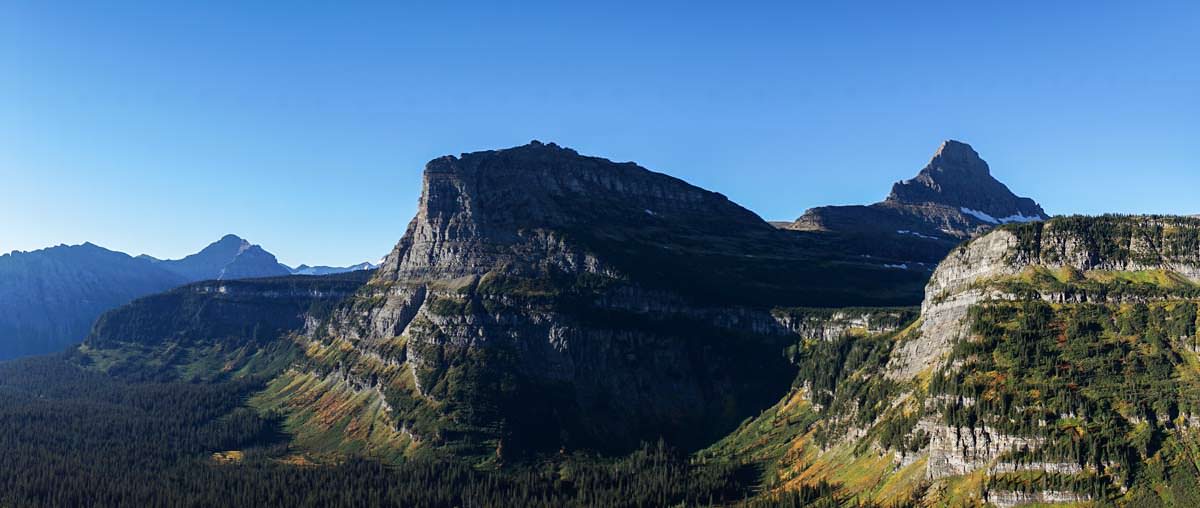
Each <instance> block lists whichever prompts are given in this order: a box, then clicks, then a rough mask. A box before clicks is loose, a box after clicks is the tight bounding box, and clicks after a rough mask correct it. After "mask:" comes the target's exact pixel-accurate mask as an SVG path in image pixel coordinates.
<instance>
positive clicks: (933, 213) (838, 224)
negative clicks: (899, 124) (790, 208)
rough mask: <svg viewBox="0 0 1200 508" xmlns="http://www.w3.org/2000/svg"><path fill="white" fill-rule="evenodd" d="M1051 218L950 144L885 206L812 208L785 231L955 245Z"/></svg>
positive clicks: (970, 153) (966, 149)
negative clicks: (1004, 228) (912, 238)
mask: <svg viewBox="0 0 1200 508" xmlns="http://www.w3.org/2000/svg"><path fill="white" fill-rule="evenodd" d="M1046 217H1047V216H1046V213H1045V212H1044V211H1043V210H1042V207H1041V206H1038V204H1037V203H1036V202H1034V201H1033V200H1032V199H1029V198H1023V197H1018V196H1016V195H1015V194H1013V193H1012V191H1010V190H1009V189H1008V187H1006V186H1005V185H1004V184H1003V183H1000V182H999V181H998V180H996V179H995V178H994V177H992V175H991V171H990V169H989V168H988V165H987V163H986V162H984V161H983V159H981V158H980V157H979V154H978V153H976V152H975V150H974V149H972V148H971V147H970V145H967V144H966V143H961V142H958V141H946V142H945V143H943V144H942V146H941V148H939V149H938V151H937V153H936V154H934V156H933V158H932V159H931V160H930V161H929V164H927V165H926V166H925V168H924V169H922V170H921V171H920V173H918V174H917V176H916V177H913V178H911V179H908V180H904V181H902V182H897V183H896V184H895V185H893V186H892V192H891V193H890V194H889V195H888V197H887V199H885V200H883V201H882V202H879V203H875V204H873V205H869V206H858V205H852V206H824V207H818V208H813V209H810V210H808V211H806V212H804V215H803V216H801V217H800V218H799V219H797V220H796V222H794V223H792V224H791V225H788V226H785V227H787V228H789V229H795V230H802V231H814V230H815V231H836V232H843V233H851V234H864V233H865V234H873V235H888V236H896V235H900V236H918V237H926V238H928V239H932V240H938V241H942V242H944V243H945V244H947V245H952V244H956V243H958V242H959V241H961V240H963V239H966V238H969V237H971V236H974V235H976V234H979V233H981V232H983V231H986V230H988V229H990V228H992V227H995V226H996V225H999V224H1004V223H1011V222H1029V221H1035V220H1043V219H1045V218H1046ZM946 250H949V248H948V247H947V249H946Z"/></svg>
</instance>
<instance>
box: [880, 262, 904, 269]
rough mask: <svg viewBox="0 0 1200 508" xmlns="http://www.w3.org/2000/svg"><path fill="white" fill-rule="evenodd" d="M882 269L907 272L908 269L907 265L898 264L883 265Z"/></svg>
mask: <svg viewBox="0 0 1200 508" xmlns="http://www.w3.org/2000/svg"><path fill="white" fill-rule="evenodd" d="M883 267H884V268H897V269H900V270H907V269H908V263H900V264H898V265H891V264H885V265H883Z"/></svg>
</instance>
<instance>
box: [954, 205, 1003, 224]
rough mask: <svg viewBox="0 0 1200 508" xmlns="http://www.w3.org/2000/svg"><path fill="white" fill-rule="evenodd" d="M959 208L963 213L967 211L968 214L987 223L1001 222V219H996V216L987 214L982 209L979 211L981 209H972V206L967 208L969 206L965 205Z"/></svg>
mask: <svg viewBox="0 0 1200 508" xmlns="http://www.w3.org/2000/svg"><path fill="white" fill-rule="evenodd" d="M959 210H962V213H965V214H967V215H970V216H972V217H975V218H976V219H979V220H981V221H984V222H987V223H989V224H999V223H1000V221H998V220H996V218H995V217H992V216H991V215H988V214H986V213H983V212H981V211H979V210H972V209H970V208H967V207H965V206H963V207H959Z"/></svg>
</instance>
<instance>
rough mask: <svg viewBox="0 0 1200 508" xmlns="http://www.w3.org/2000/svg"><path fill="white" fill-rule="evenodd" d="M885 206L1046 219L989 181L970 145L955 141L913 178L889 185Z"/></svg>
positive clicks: (1030, 204) (1030, 202) (1035, 207)
mask: <svg viewBox="0 0 1200 508" xmlns="http://www.w3.org/2000/svg"><path fill="white" fill-rule="evenodd" d="M885 202H890V203H900V204H909V205H921V204H937V205H945V206H950V207H954V208H960V209H964V212H965V210H972V211H974V212H977V213H975V214H972V215H973V216H976V217H988V216H990V217H1014V216H1015V217H1022V218H1045V217H1046V214H1045V212H1044V211H1042V207H1041V206H1039V205H1038V204H1037V203H1035V202H1034V201H1033V200H1032V199H1029V198H1022V197H1018V196H1017V195H1015V194H1013V193H1012V191H1010V190H1009V189H1008V187H1007V186H1005V185H1004V184H1003V183H1000V181H998V180H996V179H995V178H993V177H992V174H991V170H990V168H989V167H988V164H987V162H985V161H984V160H983V159H982V158H980V157H979V153H978V152H976V151H975V149H974V148H971V145H968V144H966V143H963V142H961V141H955V140H947V141H944V142H943V143H942V145H941V146H940V147H939V148H938V150H937V153H935V154H934V155H933V158H932V159H930V160H929V164H926V165H925V167H924V168H923V169H921V172H920V173H917V176H916V177H914V178H911V179H908V180H904V181H902V182H897V183H896V184H895V185H893V186H892V192H891V194H889V195H888V197H887V199H886V200H885ZM981 220H984V221H985V222H995V221H988V220H986V219H981Z"/></svg>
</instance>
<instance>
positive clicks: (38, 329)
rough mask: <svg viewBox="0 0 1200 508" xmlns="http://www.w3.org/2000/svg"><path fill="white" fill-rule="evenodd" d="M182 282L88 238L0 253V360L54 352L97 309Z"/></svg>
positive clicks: (81, 332) (83, 329) (75, 336)
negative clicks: (52, 245) (88, 241)
mask: <svg viewBox="0 0 1200 508" xmlns="http://www.w3.org/2000/svg"><path fill="white" fill-rule="evenodd" d="M185 282H187V281H186V280H185V279H184V278H183V277H181V276H180V275H178V274H175V273H172V272H170V271H167V270H164V269H162V268H159V267H157V266H154V264H152V263H151V262H150V261H147V260H144V259H135V258H132V257H129V256H128V255H126V254H123V253H120V252H113V251H110V250H107V249H104V248H101V247H97V246H95V245H92V244H90V243H85V244H83V245H73V246H66V245H62V246H58V247H51V248H49V249H43V250H39V251H35V252H14V253H11V254H5V255H3V256H0V359H5V358H12V357H16V356H24V355H31V354H41V353H48V352H51V351H59V350H61V349H63V348H65V347H66V346H67V345H68V344H71V343H73V342H78V341H79V340H80V339H82V338H83V337H84V336H85V335H86V334H87V331H88V328H90V327H91V326H92V321H93V320H95V319H96V316H99V315H100V313H102V312H104V311H106V310H108V309H111V308H113V307H116V306H118V305H121V304H124V303H126V302H128V301H130V300H132V299H134V298H137V297H139V296H142V295H145V294H150V293H156V292H158V291H163V290H166V289H169V288H172V287H175V286H178V285H180V284H183V283H185Z"/></svg>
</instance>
